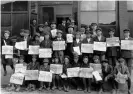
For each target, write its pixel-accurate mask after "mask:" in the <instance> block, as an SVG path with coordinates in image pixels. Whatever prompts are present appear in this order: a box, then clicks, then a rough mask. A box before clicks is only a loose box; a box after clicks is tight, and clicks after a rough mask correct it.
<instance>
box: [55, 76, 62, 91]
mask: <svg viewBox="0 0 133 94" xmlns="http://www.w3.org/2000/svg"><path fill="white" fill-rule="evenodd" d="M55 78H56V79H57V83H58V86H57V87H58V89H59V90H61V79H60V76H59V75H56V77H55Z"/></svg>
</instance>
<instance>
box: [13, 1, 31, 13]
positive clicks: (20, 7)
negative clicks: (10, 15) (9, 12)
mask: <svg viewBox="0 0 133 94" xmlns="http://www.w3.org/2000/svg"><path fill="white" fill-rule="evenodd" d="M27 10H28V2H27V1H16V2H13V11H27Z"/></svg>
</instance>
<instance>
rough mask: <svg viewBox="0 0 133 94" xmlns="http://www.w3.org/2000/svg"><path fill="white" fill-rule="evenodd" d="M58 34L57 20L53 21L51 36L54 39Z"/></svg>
mask: <svg viewBox="0 0 133 94" xmlns="http://www.w3.org/2000/svg"><path fill="white" fill-rule="evenodd" d="M56 36H57V28H56V22H52V23H51V32H50V37H51V39H52V40H54V39H55V38H56Z"/></svg>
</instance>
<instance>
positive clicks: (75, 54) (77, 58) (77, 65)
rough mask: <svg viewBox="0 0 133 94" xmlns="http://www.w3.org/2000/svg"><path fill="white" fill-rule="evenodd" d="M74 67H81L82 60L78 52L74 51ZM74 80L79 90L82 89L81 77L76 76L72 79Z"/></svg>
mask: <svg viewBox="0 0 133 94" xmlns="http://www.w3.org/2000/svg"><path fill="white" fill-rule="evenodd" d="M74 67H81V62H79V56H78V54H77V53H76V52H74V59H73V63H72V68H74ZM71 80H72V82H73V83H74V84H75V85H76V89H77V90H81V87H80V85H81V83H80V82H81V79H80V78H79V77H74V78H72V79H71Z"/></svg>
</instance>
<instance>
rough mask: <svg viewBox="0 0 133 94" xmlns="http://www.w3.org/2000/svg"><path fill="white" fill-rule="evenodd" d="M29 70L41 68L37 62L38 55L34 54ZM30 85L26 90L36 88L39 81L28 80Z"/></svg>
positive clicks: (28, 66)
mask: <svg viewBox="0 0 133 94" xmlns="http://www.w3.org/2000/svg"><path fill="white" fill-rule="evenodd" d="M27 70H39V62H37V56H36V55H32V61H31V62H30V63H29V64H28V65H27ZM27 83H28V87H27V89H26V90H30V91H32V90H35V88H36V86H37V85H36V84H37V81H27Z"/></svg>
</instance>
